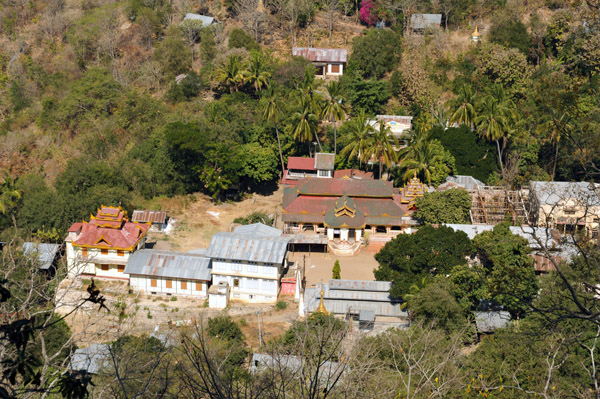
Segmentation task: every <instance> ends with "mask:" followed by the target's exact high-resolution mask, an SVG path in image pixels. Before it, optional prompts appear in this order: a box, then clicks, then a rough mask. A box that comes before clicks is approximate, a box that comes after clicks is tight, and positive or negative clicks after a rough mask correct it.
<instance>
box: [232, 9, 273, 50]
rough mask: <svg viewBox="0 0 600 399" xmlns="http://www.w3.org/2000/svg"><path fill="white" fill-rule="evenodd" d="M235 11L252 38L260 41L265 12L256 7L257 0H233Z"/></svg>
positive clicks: (265, 20)
mask: <svg viewBox="0 0 600 399" xmlns="http://www.w3.org/2000/svg"><path fill="white" fill-rule="evenodd" d="M234 4H235V6H234V7H235V10H236V13H237V14H238V15H239V17H240V18H241V20H242V23H243V24H244V28H246V29H247V30H248V31H250V32H251V33H252V36H253V37H254V40H256V41H257V42H260V40H261V36H262V34H263V33H264V30H265V23H266V22H267V19H266V16H265V14H264V13H263V12H262V11H260V10H259V9H258V1H257V0H235V3H234Z"/></svg>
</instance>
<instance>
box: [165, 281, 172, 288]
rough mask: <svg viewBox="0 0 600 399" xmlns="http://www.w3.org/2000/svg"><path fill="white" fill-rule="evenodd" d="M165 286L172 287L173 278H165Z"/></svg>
mask: <svg viewBox="0 0 600 399" xmlns="http://www.w3.org/2000/svg"><path fill="white" fill-rule="evenodd" d="M166 287H167V288H173V280H166Z"/></svg>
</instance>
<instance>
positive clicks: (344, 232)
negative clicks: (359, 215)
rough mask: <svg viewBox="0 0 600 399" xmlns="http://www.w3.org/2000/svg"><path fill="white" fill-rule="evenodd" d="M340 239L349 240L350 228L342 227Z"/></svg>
mask: <svg viewBox="0 0 600 399" xmlns="http://www.w3.org/2000/svg"><path fill="white" fill-rule="evenodd" d="M340 240H341V241H348V229H340Z"/></svg>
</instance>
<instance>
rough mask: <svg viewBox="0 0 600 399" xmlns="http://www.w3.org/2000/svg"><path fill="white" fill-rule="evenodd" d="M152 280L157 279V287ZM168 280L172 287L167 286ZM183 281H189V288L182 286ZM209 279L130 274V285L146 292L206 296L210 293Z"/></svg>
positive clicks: (136, 289) (134, 288)
mask: <svg viewBox="0 0 600 399" xmlns="http://www.w3.org/2000/svg"><path fill="white" fill-rule="evenodd" d="M152 280H156V287H152ZM167 280H171V288H167ZM182 282H185V283H187V288H185V289H184V288H182V284H181V283H182ZM196 283H199V284H200V288H201V289H200V290H197V289H196ZM208 283H209V282H208V281H201V280H182V279H174V278H173V279H166V278H163V277H158V276H157V277H154V276H152V277H151V276H140V275H135V274H134V275H131V276H129V286H130V287H131V288H132V289H133V290H135V291H143V292H144V293H145V294H150V293H152V292H156V293H157V294H172V295H183V296H194V297H201V298H206V296H207V293H208Z"/></svg>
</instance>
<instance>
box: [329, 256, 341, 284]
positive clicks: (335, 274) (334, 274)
mask: <svg viewBox="0 0 600 399" xmlns="http://www.w3.org/2000/svg"><path fill="white" fill-rule="evenodd" d="M340 273H341V268H340V261H339V260H336V261H335V263H334V264H333V269H332V270H331V278H332V279H334V280H339V279H340V278H342V277H341V276H340Z"/></svg>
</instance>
